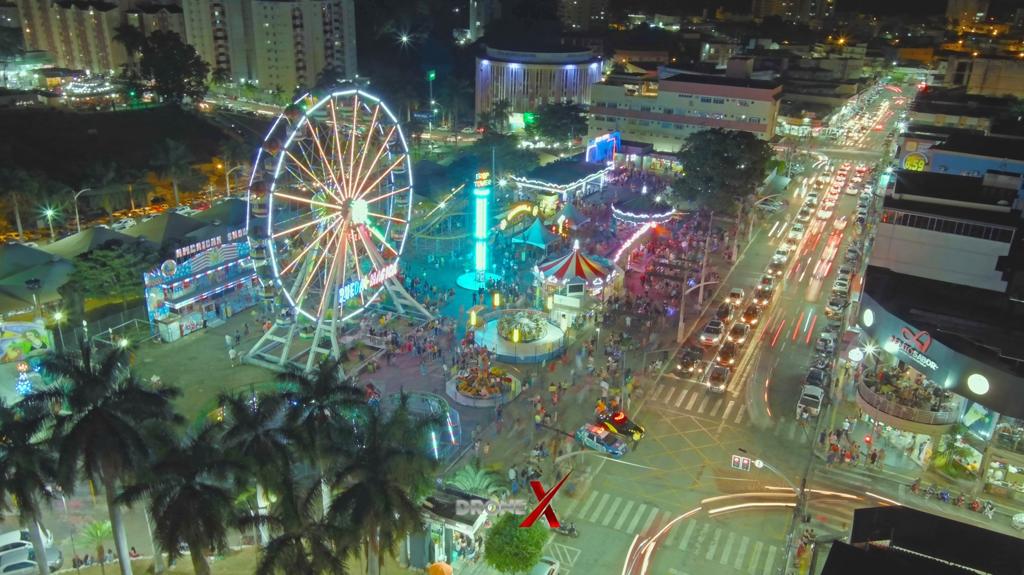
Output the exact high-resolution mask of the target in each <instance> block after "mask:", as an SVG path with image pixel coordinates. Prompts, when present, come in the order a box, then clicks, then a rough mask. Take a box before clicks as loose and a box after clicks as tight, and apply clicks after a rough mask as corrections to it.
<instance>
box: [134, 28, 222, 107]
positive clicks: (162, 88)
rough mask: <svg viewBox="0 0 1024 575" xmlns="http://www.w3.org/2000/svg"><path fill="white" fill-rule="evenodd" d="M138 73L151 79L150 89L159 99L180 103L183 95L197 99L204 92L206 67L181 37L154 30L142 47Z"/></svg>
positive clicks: (207, 68)
mask: <svg viewBox="0 0 1024 575" xmlns="http://www.w3.org/2000/svg"><path fill="white" fill-rule="evenodd" d="M139 72H140V73H141V74H142V77H143V78H145V79H147V80H151V81H152V82H153V91H154V92H156V94H157V95H158V96H160V99H161V100H163V101H164V102H169V103H172V104H180V103H182V102H183V101H184V100H185V99H186V98H189V99H191V100H195V101H198V100H201V99H202V98H203V96H205V95H206V79H207V76H209V74H210V66H209V65H208V64H207V63H206V62H204V61H203V59H202V58H200V57H199V54H197V53H196V50H195V48H193V47H192V46H190V45H188V44H186V43H185V42H183V41H182V39H181V36H178V35H177V34H175V33H174V32H167V31H163V30H157V31H155V32H153V33H152V34H150V35H149V37H148V38H146V43H145V44H144V45H143V46H142V60H141V61H140V66H139Z"/></svg>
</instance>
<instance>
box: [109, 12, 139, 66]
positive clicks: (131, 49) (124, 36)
mask: <svg viewBox="0 0 1024 575" xmlns="http://www.w3.org/2000/svg"><path fill="white" fill-rule="evenodd" d="M113 39H114V41H115V42H117V43H118V44H120V45H121V46H123V47H124V52H125V55H126V56H127V57H128V62H127V63H126V64H125V65H124V66H125V70H126V71H127V70H129V69H130V70H132V71H137V65H138V58H139V55H140V54H141V53H142V48H143V47H144V46H145V45H146V35H145V34H143V33H142V30H140V29H138V28H136V27H135V26H132V25H131V24H128V23H127V22H124V23H122V24H119V25H118V26H117V27H116V28H114V36H113Z"/></svg>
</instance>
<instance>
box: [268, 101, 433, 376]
mask: <svg viewBox="0 0 1024 575" xmlns="http://www.w3.org/2000/svg"><path fill="white" fill-rule="evenodd" d="M412 203H413V182H412V165H411V161H410V158H409V151H408V147H407V146H406V143H405V138H404V136H403V135H402V130H401V127H400V126H399V123H398V120H397V119H396V118H395V116H394V114H392V113H391V111H390V110H388V108H387V106H385V105H384V103H383V102H381V100H380V99H379V98H377V97H375V96H373V95H371V94H368V93H366V92H364V91H362V90H357V89H351V90H343V91H338V92H334V93H332V94H330V95H329V96H324V97H321V98H315V97H313V96H309V95H307V96H305V97H303V98H300V99H299V100H297V101H296V102H295V103H294V104H292V105H290V106H288V107H287V108H285V110H284V113H282V114H281V115H280V116H279V117H278V118H277V121H276V122H275V123H274V124H273V126H272V127H271V129H270V132H269V133H268V134H267V137H266V138H265V139H264V144H263V146H262V148H261V149H260V152H259V155H258V156H257V160H256V162H255V168H254V171H253V179H252V183H251V184H250V189H249V206H250V211H249V236H250V245H251V250H252V251H251V254H252V259H253V263H254V266H255V268H256V270H257V273H258V276H259V278H260V281H261V283H262V285H263V290H264V297H265V298H266V299H267V300H268V301H271V302H273V303H272V305H273V308H274V310H275V313H276V314H277V315H276V320H275V323H274V329H272V330H271V331H269V332H267V334H265V335H264V337H263V338H262V339H261V340H260V342H259V343H258V344H257V346H256V347H255V348H253V351H251V352H250V354H249V357H250V358H252V357H257V358H259V359H262V360H264V361H271V362H272V363H275V364H277V365H280V366H283V365H284V364H285V363H286V362H289V361H291V362H295V361H296V359H297V357H298V356H299V355H303V354H305V357H304V358H300V359H305V360H306V361H304V362H303V361H301V360H300V361H299V363H305V364H306V367H307V368H310V367H312V365H313V364H314V363H315V362H316V360H317V358H318V357H322V356H324V355H331V356H335V357H337V355H338V354H339V352H340V347H341V346H339V343H338V340H339V337H340V334H339V331H340V330H341V327H342V325H343V323H344V322H345V321H346V320H349V319H352V318H354V317H355V316H357V315H358V314H360V313H362V312H363V311H365V310H366V309H367V308H368V307H370V306H373V305H376V304H378V303H380V300H382V299H384V298H385V297H386V298H387V299H388V301H389V302H391V303H393V304H394V305H395V306H396V307H397V308H398V311H406V308H410V309H409V311H413V312H416V313H418V314H419V315H424V314H425V315H429V314H428V313H427V312H426V310H424V309H423V308H422V306H420V305H419V304H418V303H416V302H415V300H413V299H412V298H411V297H409V296H408V294H407V293H405V290H403V289H402V287H401V284H400V283H399V282H397V281H396V280H395V276H396V275H397V273H398V262H399V260H400V258H401V255H402V250H403V249H404V246H405V240H406V237H407V236H408V233H409V225H410V219H411V216H412ZM385 292H387V293H385ZM296 338H298V339H304V340H309V346H308V347H306V346H304V345H298V346H296V345H295V343H296Z"/></svg>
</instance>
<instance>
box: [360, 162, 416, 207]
mask: <svg viewBox="0 0 1024 575" xmlns="http://www.w3.org/2000/svg"><path fill="white" fill-rule="evenodd" d="M405 159H406V156H405V154H402V155H400V156H398V159H397V160H395V162H394V163H393V164H391V165H390V166H388V167H387V169H385V170H384V171H383V172H381V174H380V175H379V176H377V179H376V180H374V181H373V183H372V184H370V185H368V186H360V187H361V188H362V190H363V191H362V192H360V193H359V195H358V196H356V197H357V198H361V197H363V196H364V195H366V194H367V193H369V192H370V190H373V189H374V188H376V187H377V184H379V183H380V181H381V180H383V179H384V178H386V177H387V175H388V174H390V173H391V172H393V171H394V170H395V168H397V167H398V165H399V164H401V163H402V162H404V161H405ZM367 179H369V178H367ZM364 181H365V180H364Z"/></svg>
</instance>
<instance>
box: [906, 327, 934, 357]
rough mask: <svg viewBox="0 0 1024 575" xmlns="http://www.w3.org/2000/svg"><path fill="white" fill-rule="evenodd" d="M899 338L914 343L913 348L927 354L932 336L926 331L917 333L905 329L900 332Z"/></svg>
mask: <svg viewBox="0 0 1024 575" xmlns="http://www.w3.org/2000/svg"><path fill="white" fill-rule="evenodd" d="M900 336H901V337H902V338H903V339H905V340H909V341H912V342H914V347H916V348H917V351H919V352H921V353H927V352H928V348H930V347H931V346H932V336H931V334H930V333H928V332H927V331H924V330H922V331H918V332H915V331H914V330H912V329H910V328H909V327H905V328H903V329H901V330H900Z"/></svg>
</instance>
